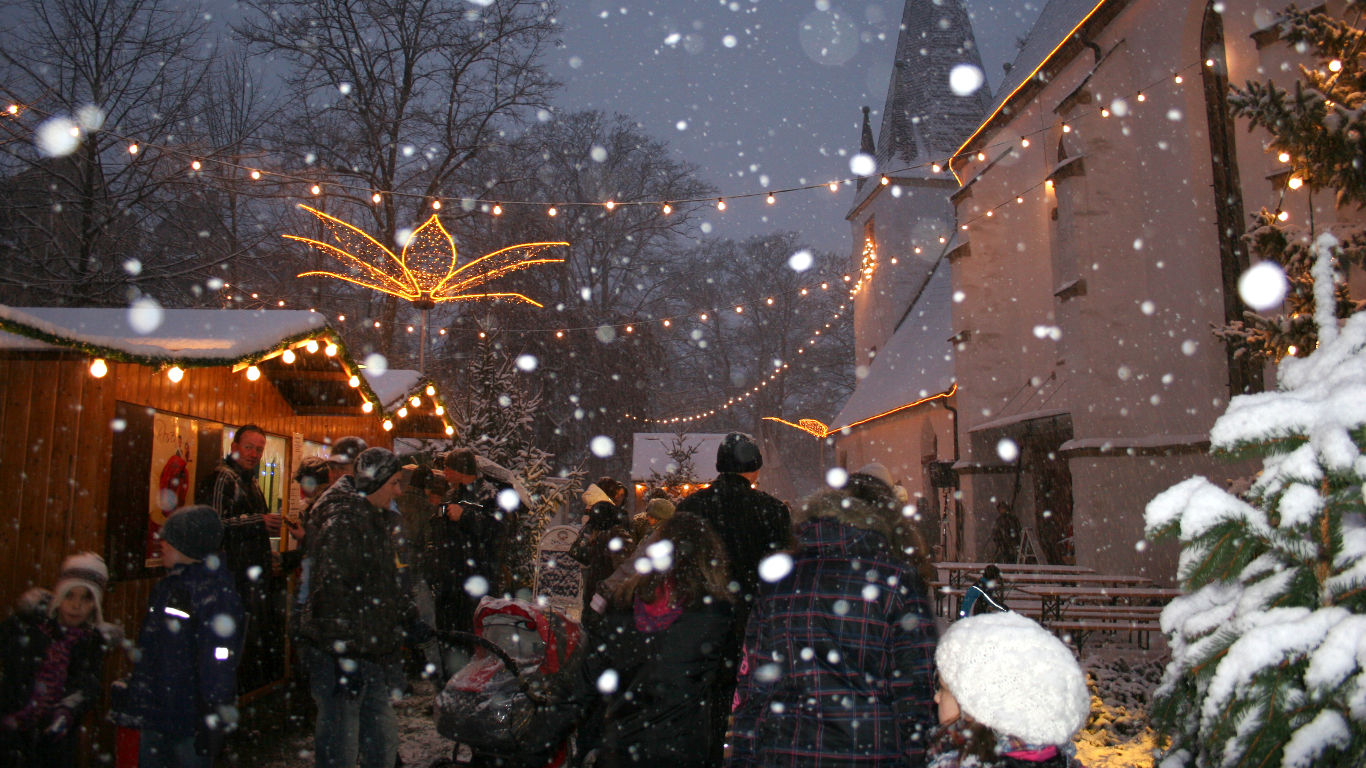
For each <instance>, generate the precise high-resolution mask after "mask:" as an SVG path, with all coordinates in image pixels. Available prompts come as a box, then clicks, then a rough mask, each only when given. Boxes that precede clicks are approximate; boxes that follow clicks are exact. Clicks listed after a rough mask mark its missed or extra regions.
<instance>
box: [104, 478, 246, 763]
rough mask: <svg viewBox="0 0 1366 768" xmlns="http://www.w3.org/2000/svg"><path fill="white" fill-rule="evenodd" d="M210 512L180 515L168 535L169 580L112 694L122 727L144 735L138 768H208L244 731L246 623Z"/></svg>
mask: <svg viewBox="0 0 1366 768" xmlns="http://www.w3.org/2000/svg"><path fill="white" fill-rule="evenodd" d="M222 541H223V524H222V521H221V520H220V518H219V516H218V513H217V511H216V510H214V508H213V507H209V506H205V505H197V506H190V507H181V508H180V509H177V510H176V511H175V512H173V513H172V514H171V516H170V517H168V518H167V519H166V523H165V525H163V526H162V528H161V562H162V564H163V565H164V566H166V576H165V577H164V578H162V579H161V581H159V582H157V583H156V585H154V586H153V587H152V591H151V594H150V595H149V596H148V598H147V613H146V614H145V616H144V618H143V621H142V631H141V633H140V634H139V635H138V642H137V649H138V652H137V661H136V662H135V663H134V665H133V672H132V674H131V675H129V677H128V678H126V679H124V680H120V681H118V682H116V683H115V684H114V686H113V687H112V688H111V690H110V700H111V707H110V709H111V714H110V719H112V720H113V721H114V722H115V723H116V724H118V725H122V726H125V727H134V728H137V729H139V731H140V736H139V740H138V764H139V765H143V766H209V765H212V764H213V760H214V756H215V755H217V754H218V752H219V751H220V750H221V749H222V746H223V740H224V738H225V737H226V735H227V734H228V733H229V732H231V731H232V730H233V729H235V728H236V726H237V720H238V712H237V702H236V693H237V670H238V667H239V664H240V659H241V655H242V629H243V624H244V621H245V617H244V614H243V612H242V603H241V600H240V599H239V597H238V595H237V590H236V589H235V586H234V579H233V576H232V573H231V571H230V570H229V568H228V566H227V564H226V563H225V562H224V560H223V555H222V552H221V546H222Z"/></svg>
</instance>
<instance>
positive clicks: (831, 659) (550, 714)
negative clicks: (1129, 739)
mask: <svg viewBox="0 0 1366 768" xmlns="http://www.w3.org/2000/svg"><path fill="white" fill-rule="evenodd" d="M264 438H265V436H264V433H263V432H262V430H261V429H260V428H258V427H256V426H254V425H246V426H243V427H241V428H239V429H238V430H237V431H236V433H235V434H234V436H233V440H232V453H231V454H230V455H228V456H227V457H225V458H224V459H223V462H222V464H221V465H220V466H219V467H218V468H216V469H215V471H214V474H213V476H212V478H211V482H208V483H205V484H204V485H203V486H202V487H201V494H200V495H199V497H198V498H197V501H199V502H200V503H198V504H196V505H193V506H187V507H183V508H181V509H178V510H176V511H175V512H174V513H172V514H171V515H170V516H169V517H168V518H167V520H166V522H165V524H164V525H163V527H162V529H161V532H160V546H161V551H162V561H163V564H164V565H165V566H166V568H167V571H166V575H165V576H164V577H163V578H162V579H161V580H160V581H159V582H158V583H157V584H156V585H155V587H154V588H153V589H152V592H151V594H150V596H149V598H148V603H147V612H146V614H145V617H144V620H143V623H142V627H141V632H140V634H139V637H138V640H137V643H136V644H135V646H133V648H134V650H133V653H132V655H133V660H134V666H133V671H132V673H131V674H130V675H129V676H128V677H126V678H125V679H122V680H120V681H118V682H116V683H115V684H114V688H113V690H112V691H111V719H112V720H113V721H114V722H115V723H117V724H119V725H121V726H124V727H125V728H129V729H135V730H137V731H138V733H139V734H140V741H139V746H138V754H139V765H141V766H143V768H156V767H157V766H188V767H193V768H201V767H207V766H212V765H213V763H214V760H215V757H216V756H217V755H218V753H219V752H220V751H221V749H222V746H223V742H224V739H225V738H226V737H227V735H228V734H229V733H231V732H232V731H233V730H234V728H235V727H236V726H237V723H238V720H239V713H238V710H237V709H236V703H237V700H238V695H239V694H240V692H241V691H242V690H244V686H248V685H256V684H259V683H261V682H264V681H266V680H270V679H273V674H274V672H273V670H272V667H273V665H274V666H275V667H276V668H278V665H280V664H281V656H280V654H281V653H282V652H283V651H282V650H281V649H282V644H281V640H282V639H283V636H284V634H285V633H286V632H288V633H290V635H291V636H292V638H293V640H294V644H293V645H294V647H295V648H296V649H297V656H298V658H297V663H298V665H299V669H300V671H301V673H302V674H303V676H304V677H305V678H306V680H307V686H308V691H309V693H310V694H311V697H312V699H313V701H314V703H315V705H316V708H317V715H316V719H315V726H314V755H315V761H316V764H317V765H318V766H319V767H320V768H331V767H333V766H336V767H338V768H343V767H344V768H353V767H354V766H357V765H359V766H362V767H363V768H393V766H394V765H395V761H396V753H397V721H396V718H395V714H394V709H393V700H394V698H395V696H396V695H401V693H402V691H404V690H405V688H406V687H407V686H408V680H409V678H411V677H412V676H413V674H414V672H416V674H421V675H425V676H428V677H431V678H434V679H438V680H440V679H445V678H446V677H447V676H449V675H451V674H452V673H453V672H454V671H456V670H458V669H459V668H460V667H461V666H462V665H463V663H464V661H465V659H466V658H467V656H465V655H464V653H463V652H462V649H461V647H460V643H458V642H455V639H457V638H458V637H460V633H467V632H470V631H471V630H472V629H473V627H472V620H473V616H474V614H475V610H476V607H477V606H478V604H479V601H480V599H481V598H483V597H484V596H486V595H494V596H498V595H504V594H506V593H508V592H509V591H510V590H511V588H512V583H511V573H510V568H511V566H510V559H511V557H510V556H511V552H510V549H509V542H510V541H511V540H512V539H513V537H514V533H515V531H516V530H517V527H518V524H519V519H520V516H521V515H523V514H525V512H526V510H525V509H524V507H523V503H524V500H523V499H521V497H520V496H519V495H518V494H517V492H516V490H515V489H514V488H513V487H512V486H511V485H509V483H507V482H506V481H505V478H500V477H498V476H495V475H492V474H490V473H489V472H487V471H484V468H483V465H482V464H481V459H480V457H478V456H477V455H476V454H475V453H474V452H473V451H470V450H468V449H456V450H452V451H449V452H447V453H445V454H444V455H440V456H438V457H437V460H436V462H435V466H432V467H421V466H416V465H406V466H405V465H404V464H402V462H401V460H400V459H399V457H398V456H396V455H395V454H394V453H393V452H391V451H389V450H388V449H385V448H378V447H368V446H367V445H366V444H365V441H364V440H362V439H360V438H357V437H343V438H339V439H337V440H335V441H334V442H333V443H332V444H331V447H330V450H329V452H328V455H327V456H325V457H317V458H310V459H306V460H304V461H302V462H300V466H298V467H297V468H296V472H295V480H296V481H297V483H298V488H299V491H300V493H301V494H302V497H303V499H304V501H305V502H306V506H305V508H304V512H303V514H301V515H300V516H299V517H298V518H297V519H295V518H293V517H284V516H281V515H278V514H272V513H271V512H270V511H269V509H268V507H267V506H266V502H265V499H264V496H263V495H262V494H261V492H260V490H259V487H258V486H257V484H256V471H257V465H258V464H259V461H260V457H261V453H262V449H263V447H264ZM762 467H763V457H762V455H761V452H760V450H759V447H758V445H757V444H756V442H755V441H754V440H753V439H752V438H750V437H749V436H747V435H744V434H742V433H732V434H729V435H727V436H726V437H725V439H724V440H723V441H722V443H721V445H720V447H719V448H718V451H717V456H716V470H717V472H718V475H717V477H716V479H715V480H714V481H713V482H712V483H711V484H710V485H708V486H706V487H705V488H703V489H702V490H698V491H696V492H694V493H692V494H691V495H688V496H686V497H684V498H681V499H672V498H670V497H668V495H667V494H666V493H662V492H661V493H658V494H656V495H654V496H652V497H649V498H647V499H645V500H644V501H645V502H646V503H644V504H643V507H642V508H641V510H640V512H639V513H637V514H636V515H635V517H634V518H632V517H630V516H629V515H628V514H627V512H626V509H627V506H626V499H627V496H628V491H627V488H626V487H625V486H624V485H622V484H621V483H620V482H617V481H615V480H613V479H612V478H609V477H604V478H600V479H598V480H597V481H596V482H594V483H593V484H591V485H590V486H589V487H588V488H587V490H585V491H584V493H583V495H582V500H583V502H584V515H583V519H582V524H581V527H580V534H579V537H578V540H577V541H576V542H575V543H574V545H573V547H572V548H571V550H570V552H569V554H570V556H571V557H572V558H573V559H574V560H576V561H578V562H579V563H580V566H581V571H582V574H583V585H584V589H583V605H582V611H581V616H580V624H581V627H582V631H583V632H584V633H585V640H584V641H583V642H582V643H580V645H579V650H578V652H577V653H575V654H574V656H573V657H572V658H571V660H570V662H569V663H568V664H567V665H566V666H565V667H564V668H563V669H562V670H561V671H560V672H558V673H555V674H553V675H550V676H547V678H546V679H545V680H543V681H542V682H541V685H540V688H539V691H540V692H539V694H538V695H537V706H538V707H539V708H540V711H541V714H542V718H541V719H539V720H538V722H537V727H538V729H539V730H540V733H539V735H538V738H539V739H540V740H542V741H544V740H545V739H546V738H547V737H549V738H551V739H553V740H559V739H563V738H567V737H568V736H569V734H570V732H575V733H577V737H576V743H577V749H576V750H575V753H574V757H573V759H574V760H575V761H576V762H577V763H579V764H583V765H589V764H591V765H594V766H596V767H597V768H611V767H612V766H625V765H636V764H647V763H651V762H654V763H656V764H660V765H684V766H721V765H729V766H737V767H739V768H750V767H758V766H806V765H810V766H828V765H889V766H890V765H898V766H931V768H955V767H956V766H960V765H963V766H966V765H983V766H998V765H999V766H1032V767H1034V768H1068V767H1069V766H1073V765H1074V764H1075V760H1074V758H1073V756H1072V750H1071V746H1070V741H1071V737H1072V736H1073V735H1074V734H1075V733H1076V731H1077V730H1079V729H1080V728H1081V727H1082V725H1083V724H1084V722H1085V718H1086V714H1087V711H1088V709H1089V702H1090V699H1089V694H1088V692H1087V690H1086V686H1085V681H1084V678H1083V676H1082V674H1081V671H1080V668H1079V667H1078V666H1077V663H1076V660H1075V658H1074V657H1073V655H1072V653H1071V651H1070V650H1069V649H1068V648H1067V647H1066V646H1064V645H1063V644H1062V643H1061V642H1060V641H1058V640H1057V639H1056V638H1054V637H1053V635H1052V634H1050V633H1049V632H1047V631H1046V630H1044V629H1042V628H1041V627H1039V626H1038V625H1037V624H1035V623H1033V622H1032V621H1030V620H1028V619H1026V618H1023V617H1020V616H1018V615H1017V614H1014V613H1010V612H1008V611H1003V610H994V611H988V612H987V613H985V614H982V615H965V616H964V617H963V618H960V619H959V620H958V621H957V622H955V623H954V624H953V625H952V626H951V628H950V629H949V630H948V631H947V632H945V633H944V634H943V636H942V637H940V636H939V635H940V633H939V631H938V629H937V627H936V622H935V615H934V611H933V610H932V608H931V602H930V592H929V586H928V585H929V582H930V581H931V580H932V578H933V565H932V564H931V562H930V559H929V557H928V552H927V549H926V547H925V545H924V542H923V541H922V540H921V538H920V535H919V532H918V530H917V528H916V526H915V524H914V522H913V520H912V518H911V516H908V515H907V514H905V507H904V505H903V503H902V501H901V500H900V499H899V498H898V496H897V494H896V492H895V491H894V487H893V484H892V479H891V477H890V475H889V473H888V472H887V471H886V469H885V468H883V467H881V466H880V465H869V466H868V467H865V468H864V469H862V470H860V471H858V472H855V473H853V474H851V475H849V478H848V481H847V482H846V483H845V484H844V485H843V486H842V487H840V488H827V489H825V490H822V491H820V492H818V493H816V494H814V495H812V496H811V497H809V498H807V499H804V500H803V501H801V502H800V503H798V504H797V505H795V511H794V509H793V508H789V506H788V505H787V504H786V503H784V502H783V501H781V500H779V499H777V498H775V497H774V496H772V495H770V494H768V493H765V492H764V491H762V490H759V489H758V488H757V487H756V484H757V479H758V474H759V472H760V470H761V469H762ZM282 528H287V529H288V530H289V531H290V533H291V535H292V536H293V537H294V538H295V540H296V541H298V542H299V544H300V546H299V547H298V548H297V549H293V550H290V551H287V552H284V553H280V552H278V551H276V550H275V549H273V548H272V547H271V546H270V537H271V536H272V535H274V534H276V533H278V532H279V531H280V530H281V529H282ZM291 573H294V574H296V575H297V579H295V583H296V587H295V591H294V593H293V595H292V597H291V598H289V599H290V606H291V610H290V611H288V615H289V617H290V619H289V623H288V626H286V624H285V622H284V619H283V616H284V614H285V612H284V611H283V610H281V609H282V608H283V601H284V600H285V599H286V598H285V597H284V591H283V589H282V585H283V584H284V583H285V581H286V580H285V577H286V576H287V575H288V574H291ZM107 579H108V574H107V569H106V568H105V566H104V562H103V561H102V560H101V559H100V558H99V557H98V556H97V555H94V554H91V553H82V554H78V555H74V556H72V557H70V558H68V559H67V561H66V562H65V563H64V564H63V568H62V572H61V576H60V578H59V580H58V582H57V583H56V585H55V587H54V589H53V590H52V591H51V592H48V591H46V590H33V591H31V592H30V593H29V594H26V595H25V596H24V597H23V598H22V600H21V601H20V604H19V607H18V609H17V610H16V612H15V613H14V615H13V616H12V617H11V618H10V619H9V620H7V621H6V622H4V623H3V624H0V653H3V656H0V660H2V661H0V663H3V668H2V670H3V671H2V674H0V768H5V767H6V766H10V765H15V766H18V765H25V766H59V765H61V766H64V765H72V764H75V752H76V749H77V743H78V742H77V731H78V727H79V724H80V722H81V720H82V717H83V715H84V714H85V713H86V712H87V710H89V709H90V708H91V706H92V704H93V702H95V701H97V700H98V699H99V696H100V690H99V686H100V670H101V668H102V663H103V658H104V655H105V649H106V648H107V647H109V645H110V636H109V633H108V632H107V631H106V628H105V626H104V625H103V623H102V619H101V614H100V603H101V599H102V595H103V591H104V588H105V586H106V583H107ZM988 602H989V601H983V605H986V604H987V603H988ZM992 606H993V607H994V608H997V609H1002V608H1004V606H996V605H994V604H992ZM973 613H974V614H976V612H975V611H974V612H973ZM438 641H444V642H438Z"/></svg>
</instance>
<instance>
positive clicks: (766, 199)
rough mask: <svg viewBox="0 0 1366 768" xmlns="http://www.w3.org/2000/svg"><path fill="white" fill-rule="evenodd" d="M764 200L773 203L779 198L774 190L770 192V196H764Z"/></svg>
mask: <svg viewBox="0 0 1366 768" xmlns="http://www.w3.org/2000/svg"><path fill="white" fill-rule="evenodd" d="M764 202H766V203H768V204H769V205H773V204H774V203H776V202H778V198H777V197H775V196H774V194H773V193H772V192H769V193H768V197H766V198H764Z"/></svg>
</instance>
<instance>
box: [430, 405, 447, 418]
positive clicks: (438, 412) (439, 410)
mask: <svg viewBox="0 0 1366 768" xmlns="http://www.w3.org/2000/svg"><path fill="white" fill-rule="evenodd" d="M445 412H446V409H445V408H444V407H443V406H440V405H438V406H437V407H436V408H433V409H432V413H435V414H436V415H437V416H440V415H441V414H443V413H445Z"/></svg>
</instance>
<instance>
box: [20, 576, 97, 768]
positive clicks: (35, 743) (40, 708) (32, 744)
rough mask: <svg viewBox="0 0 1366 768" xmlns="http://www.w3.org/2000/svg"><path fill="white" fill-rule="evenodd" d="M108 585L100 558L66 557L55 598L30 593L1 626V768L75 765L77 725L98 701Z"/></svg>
mask: <svg viewBox="0 0 1366 768" xmlns="http://www.w3.org/2000/svg"><path fill="white" fill-rule="evenodd" d="M108 582H109V571H108V569H107V568H106V567H105V564H104V560H103V559H102V558H101V557H100V556H99V555H96V554H94V553H93V552H82V553H80V554H76V555H71V556H70V557H68V558H66V559H65V560H64V561H62V570H61V573H60V575H59V576H58V577H57V585H56V586H55V587H54V588H53V591H52V592H48V591H47V590H45V589H40V588H35V589H31V590H29V591H28V592H26V593H25V594H24V596H23V597H22V598H21V599H20V601H19V603H18V604H17V605H16V607H15V612H14V615H13V616H11V617H10V618H8V619H6V620H5V621H4V622H3V623H0V661H2V663H3V669H4V674H3V675H0V766H36V767H37V768H48V767H49V766H50V767H52V768H56V767H57V766H69V765H75V764H76V750H77V745H78V733H79V730H80V728H79V727H78V725H79V723H80V721H81V718H82V717H83V716H84V715H85V713H86V712H87V711H88V710H89V709H90V707H91V706H92V705H93V704H94V703H95V702H96V701H98V700H99V692H100V670H101V668H102V667H103V662H104V653H105V638H104V636H103V635H102V633H101V626H102V624H103V621H102V615H101V613H100V602H101V598H102V596H103V593H104V588H105V586H106V585H107V584H108Z"/></svg>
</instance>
